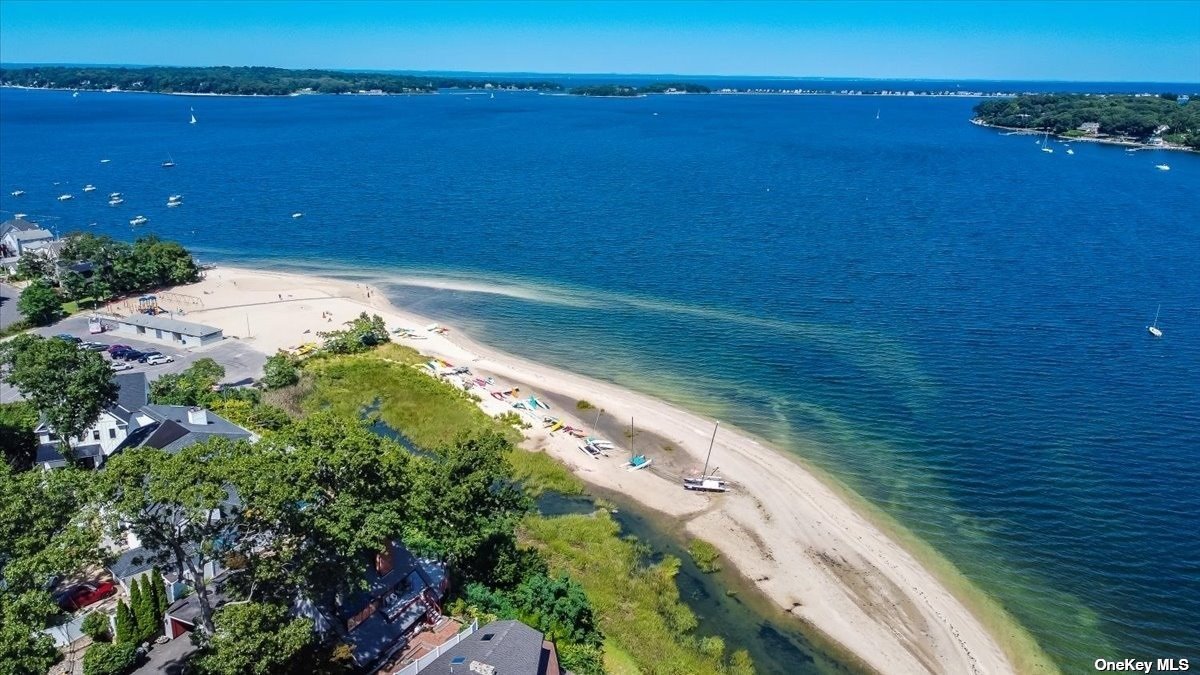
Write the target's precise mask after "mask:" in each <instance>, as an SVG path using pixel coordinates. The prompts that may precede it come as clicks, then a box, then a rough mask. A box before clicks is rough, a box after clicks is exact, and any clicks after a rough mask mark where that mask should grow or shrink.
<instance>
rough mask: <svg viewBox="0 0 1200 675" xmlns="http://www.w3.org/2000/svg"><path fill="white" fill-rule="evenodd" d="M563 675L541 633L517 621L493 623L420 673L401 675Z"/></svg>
mask: <svg viewBox="0 0 1200 675" xmlns="http://www.w3.org/2000/svg"><path fill="white" fill-rule="evenodd" d="M416 673H422V675H508V674H509V673H521V674H522V675H564V671H563V668H562V666H560V665H559V663H558V650H556V649H555V647H554V643H553V642H551V641H549V640H547V639H546V638H545V636H544V635H542V633H541V632H540V631H537V630H534V629H533V628H530V627H529V626H526V625H525V624H523V623H521V622H520V621H516V620H512V619H508V620H505V621H493V622H492V623H489V624H488V625H486V626H483V627H482V628H480V629H479V630H477V631H475V632H474V633H472V634H471V635H470V636H468V637H466V638H463V639H462V640H461V641H459V643H458V644H457V645H454V646H453V647H451V648H450V649H448V650H446V651H445V652H443V653H442V655H441V656H439V657H438V658H437V660H435V661H434V662H432V663H430V664H429V665H427V666H424V667H423V668H420V669H412V670H411V671H409V670H407V669H406V670H402V671H400V675H415V674H416Z"/></svg>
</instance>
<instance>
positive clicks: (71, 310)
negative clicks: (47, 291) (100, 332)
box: [62, 298, 96, 315]
mask: <svg viewBox="0 0 1200 675" xmlns="http://www.w3.org/2000/svg"><path fill="white" fill-rule="evenodd" d="M95 308H96V299H95V298H80V299H78V300H72V301H70V302H64V303H63V306H62V309H63V311H64V312H66V313H67V314H68V315H71V314H78V313H79V312H80V311H82V310H85V309H95Z"/></svg>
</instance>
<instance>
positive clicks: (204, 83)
mask: <svg viewBox="0 0 1200 675" xmlns="http://www.w3.org/2000/svg"><path fill="white" fill-rule="evenodd" d="M0 83H3V84H4V85H8V86H21V87H40V88H47V89H85V90H86V89H94V90H104V89H112V88H114V87H116V88H118V89H121V90H124V91H148V92H157V93H161V94H241V95H249V94H257V95H270V96H286V95H288V94H295V93H300V92H308V91H311V92H313V93H319V94H349V93H354V92H359V91H375V90H378V91H382V92H385V93H389V94H411V93H429V92H433V91H437V90H438V89H483V88H495V89H529V90H537V91H557V90H559V89H562V87H561V86H560V85H558V84H555V83H553V82H539V81H512V80H499V79H474V78H461V77H434V76H426V75H394V74H387V73H346V72H340V71H336V70H289V69H285V68H265V67H258V66H247V67H231V66H213V67H203V68H174V67H159V66H152V67H146V68H113V67H104V66H81V67H68V66H46V67H29V68H0Z"/></svg>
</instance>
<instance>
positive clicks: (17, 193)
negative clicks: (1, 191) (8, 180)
mask: <svg viewBox="0 0 1200 675" xmlns="http://www.w3.org/2000/svg"><path fill="white" fill-rule="evenodd" d="M8 194H10V195H12V196H14V197H20V196H21V195H23V194H25V191H24V190H13V191H12V192H10V193H8Z"/></svg>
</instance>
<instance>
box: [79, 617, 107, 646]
mask: <svg viewBox="0 0 1200 675" xmlns="http://www.w3.org/2000/svg"><path fill="white" fill-rule="evenodd" d="M79 629H80V630H82V631H83V634H84V635H86V636H88V637H90V638H92V641H93V642H110V641H111V639H112V636H111V635H109V631H110V626H109V623H108V615H107V614H105V613H104V612H99V611H97V612H92V613H91V614H88V615H87V616H86V617H84V619H83V624H81V625H80V627H79Z"/></svg>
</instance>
